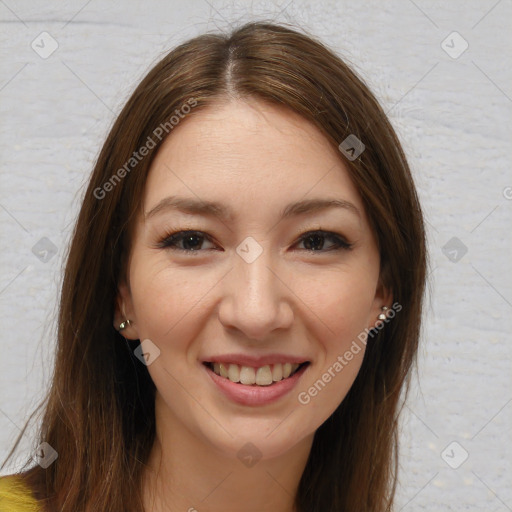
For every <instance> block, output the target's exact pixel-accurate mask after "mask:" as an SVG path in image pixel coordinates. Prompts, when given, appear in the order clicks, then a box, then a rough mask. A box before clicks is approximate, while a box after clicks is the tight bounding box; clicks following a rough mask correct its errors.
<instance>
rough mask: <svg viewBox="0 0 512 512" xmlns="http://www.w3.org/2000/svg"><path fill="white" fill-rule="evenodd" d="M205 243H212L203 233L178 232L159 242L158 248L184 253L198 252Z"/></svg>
mask: <svg viewBox="0 0 512 512" xmlns="http://www.w3.org/2000/svg"><path fill="white" fill-rule="evenodd" d="M205 241H208V242H209V243H211V241H210V239H209V237H208V236H207V235H206V234H205V233H202V232H201V231H191V230H187V231H177V232H175V233H170V234H167V235H166V236H165V237H164V238H163V239H162V240H160V241H159V242H158V244H157V245H156V247H158V248H159V249H164V248H168V249H172V250H177V251H183V252H198V251H199V250H200V249H201V246H202V245H203V243H204V242H205ZM180 244H181V247H180Z"/></svg>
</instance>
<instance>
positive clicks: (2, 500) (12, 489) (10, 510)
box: [0, 475, 41, 512]
mask: <svg viewBox="0 0 512 512" xmlns="http://www.w3.org/2000/svg"><path fill="white" fill-rule="evenodd" d="M40 510H41V508H40V506H39V505H38V502H37V500H36V499H35V498H34V497H33V496H32V493H31V491H30V489H29V488H28V487H27V486H26V484H25V483H24V482H23V480H22V479H21V477H19V476H17V475H8V476H0V511H1V512H4V511H5V512H40Z"/></svg>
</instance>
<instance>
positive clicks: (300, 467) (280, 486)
mask: <svg viewBox="0 0 512 512" xmlns="http://www.w3.org/2000/svg"><path fill="white" fill-rule="evenodd" d="M157 396H158V393H157ZM160 406H161V407H163V406H162V405H161V404H160ZM156 409H157V414H156V421H157V423H156V424H157V428H156V438H155V442H154V444H153V448H152V451H151V454H150V457H149V460H148V464H147V468H146V471H145V474H144V480H143V500H144V510H145V511H146V512H231V511H233V512H234V511H237V512H238V511H240V510H244V511H245V512H267V511H268V512H297V509H296V508H295V505H294V502H295V496H296V493H297V489H298V486H299V482H300V478H301V476H302V473H303V472H304V468H305V466H306V462H307V459H308V456H309V452H310V450H311V444H312V442H313V436H310V437H308V438H305V439H303V440H302V441H300V442H299V443H298V444H297V445H295V446H294V447H293V449H291V450H289V451H288V452H286V453H284V454H282V455H280V456H278V457H274V458H270V459H266V458H264V457H263V458H261V459H260V460H258V461H257V462H256V463H254V464H251V463H250V462H247V460H248V459H246V463H245V464H244V463H243V461H242V460H240V459H239V458H238V457H233V458H231V457H227V456H226V455H224V454H223V453H222V452H221V451H220V450H218V449H216V448H215V447H214V446H212V445H211V444H209V443H208V441H207V440H205V439H204V438H202V437H199V436H197V435H196V434H195V433H193V432H191V431H190V430H189V429H187V428H186V426H185V425H183V424H182V423H181V422H179V421H178V420H177V418H176V417H172V421H169V420H170V417H169V415H168V414H169V410H168V409H166V410H165V412H162V411H161V410H160V413H158V409H159V407H158V398H157V408H156ZM162 415H165V421H159V418H160V420H162V419H163V418H162ZM243 444H244V443H242V445H243Z"/></svg>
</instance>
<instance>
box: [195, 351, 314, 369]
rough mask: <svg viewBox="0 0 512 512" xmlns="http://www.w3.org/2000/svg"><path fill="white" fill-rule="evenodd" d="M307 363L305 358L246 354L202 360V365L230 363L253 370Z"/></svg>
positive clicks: (223, 355) (285, 355) (226, 355)
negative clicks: (267, 366)
mask: <svg viewBox="0 0 512 512" xmlns="http://www.w3.org/2000/svg"><path fill="white" fill-rule="evenodd" d="M308 361H309V360H308V359H307V358H305V357H300V356H291V355H287V354H266V355H262V356H256V355H248V354H222V355H217V356H210V357H206V358H204V359H203V360H202V362H203V363H225V364H229V363H232V364H237V365H239V366H251V367H253V368H260V367H261V366H266V365H270V364H278V363H292V364H293V363H296V364H301V363H306V362H308Z"/></svg>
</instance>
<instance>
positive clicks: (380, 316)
mask: <svg viewBox="0 0 512 512" xmlns="http://www.w3.org/2000/svg"><path fill="white" fill-rule="evenodd" d="M380 309H381V311H382V313H381V314H380V315H379V316H378V319H379V320H386V318H387V317H388V315H387V314H386V311H387V310H388V309H389V308H388V307H386V306H382V307H381V308H380Z"/></svg>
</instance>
